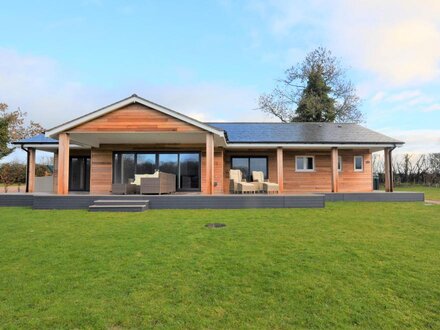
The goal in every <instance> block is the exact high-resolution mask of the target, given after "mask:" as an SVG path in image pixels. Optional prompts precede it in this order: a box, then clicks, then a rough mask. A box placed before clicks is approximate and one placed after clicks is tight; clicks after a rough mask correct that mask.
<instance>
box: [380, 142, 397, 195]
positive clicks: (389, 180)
mask: <svg viewBox="0 0 440 330" xmlns="http://www.w3.org/2000/svg"><path fill="white" fill-rule="evenodd" d="M383 152H384V158H385V191H386V192H393V191H394V187H393V164H392V158H391V149H390V148H385V149H384V151H383Z"/></svg>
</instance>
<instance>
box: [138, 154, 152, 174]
mask: <svg viewBox="0 0 440 330" xmlns="http://www.w3.org/2000/svg"><path fill="white" fill-rule="evenodd" d="M155 170H156V154H138V155H137V159H136V173H137V174H153V173H154V171H155Z"/></svg>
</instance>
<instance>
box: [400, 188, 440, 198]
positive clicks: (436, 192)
mask: <svg viewBox="0 0 440 330" xmlns="http://www.w3.org/2000/svg"><path fill="white" fill-rule="evenodd" d="M395 191H420V192H424V193H425V199H430V200H438V201H440V188H435V187H426V186H422V185H400V186H396V187H395Z"/></svg>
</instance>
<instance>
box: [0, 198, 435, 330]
mask: <svg viewBox="0 0 440 330" xmlns="http://www.w3.org/2000/svg"><path fill="white" fill-rule="evenodd" d="M208 222H223V223H226V224H227V227H225V228H222V229H207V228H205V227H204V225H205V224H206V223H208ZM0 243H1V244H0V320H1V321H0V323H1V326H0V327H1V328H24V329H32V328H38V329H41V328H93V329H96V328H97V329H100V328H102V329H124V328H151V327H158V328H211V329H212V328H225V329H235V328H258V329H260V328H270V329H273V328H292V327H293V328H325V329H327V328H335V327H338V328H353V327H360V328H373V329H379V328H381V329H383V328H398V329H401V328H432V329H439V328H440V315H439V310H440V205H429V206H428V205H425V204H424V203H327V207H326V208H325V209H296V210H294V209H292V210H288V209H284V210H282V209H279V210H274V209H265V210H230V211H228V210H225V211H218V210H189V211H160V210H156V211H148V212H145V213H141V214H111V213H101V214H98V213H88V212H86V211H32V210H30V209H27V208H1V209H0Z"/></svg>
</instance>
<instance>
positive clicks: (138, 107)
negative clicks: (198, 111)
mask: <svg viewBox="0 0 440 330" xmlns="http://www.w3.org/2000/svg"><path fill="white" fill-rule="evenodd" d="M70 132H74V133H79V132H83V133H89V132H101V133H105V132H202V130H201V129H200V128H198V127H195V126H193V125H191V124H188V123H186V122H183V121H181V120H179V119H176V118H173V117H170V116H168V115H166V114H163V113H161V112H159V111H157V110H153V109H151V108H149V107H146V106H144V105H142V104H138V103H134V104H130V105H127V106H125V107H123V108H121V109H119V110H115V111H113V112H110V113H108V114H105V115H103V116H101V117H98V118H96V119H93V120H91V121H89V122H87V123H84V124H81V125H79V126H77V127H75V128H73V129H71V130H70Z"/></svg>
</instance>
